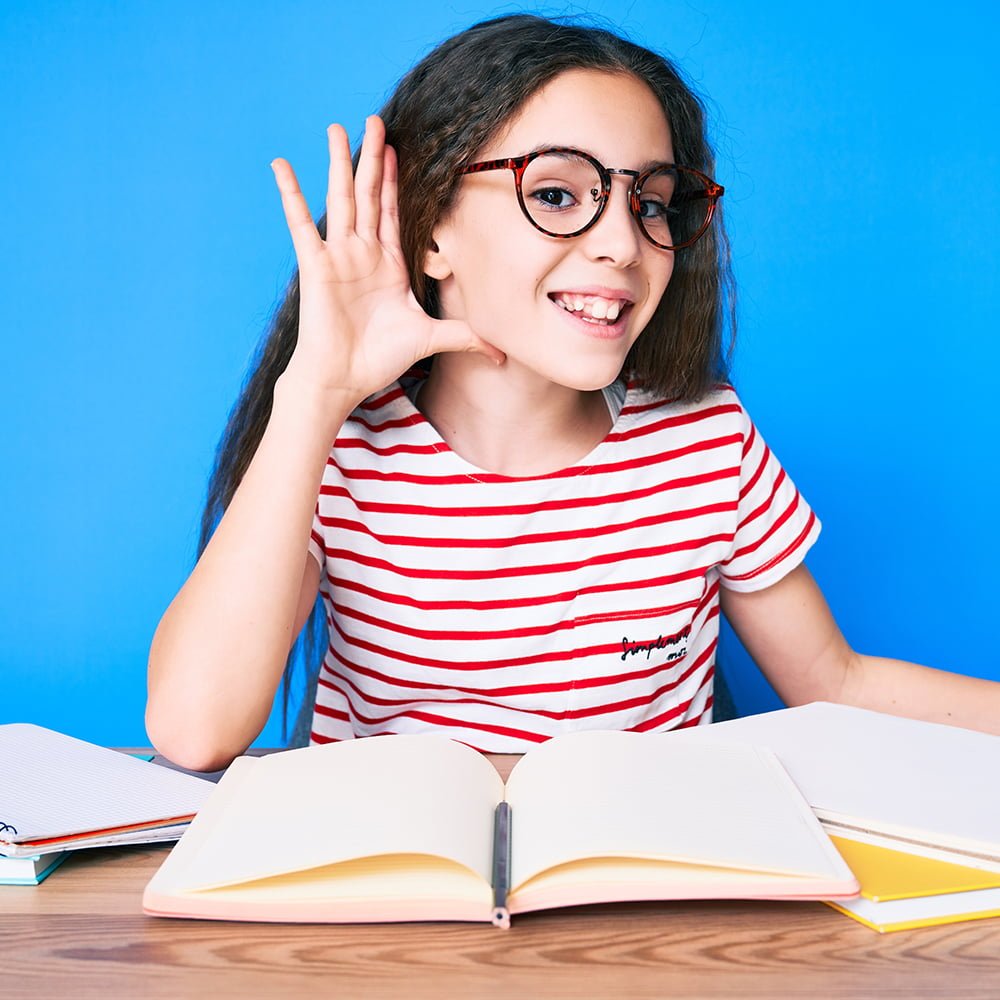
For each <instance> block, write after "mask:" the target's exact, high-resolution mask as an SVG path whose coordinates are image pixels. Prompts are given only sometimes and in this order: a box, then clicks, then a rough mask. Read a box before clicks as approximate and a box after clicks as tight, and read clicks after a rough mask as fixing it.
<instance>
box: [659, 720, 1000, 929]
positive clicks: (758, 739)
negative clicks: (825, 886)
mask: <svg viewBox="0 0 1000 1000" xmlns="http://www.w3.org/2000/svg"><path fill="white" fill-rule="evenodd" d="M671 738H672V739H674V740H676V741H677V743H678V745H710V744H712V743H716V742H718V743H726V744H732V743H747V744H751V745H756V746H765V747H768V748H770V749H771V750H773V751H774V752H775V753H776V754H777V756H778V759H779V760H780V761H781V762H782V764H783V765H784V767H785V769H786V770H787V771H788V774H789V776H790V777H791V778H792V780H793V781H794V782H795V784H796V786H797V787H798V788H799V790H800V791H801V792H802V794H803V796H804V797H805V799H806V800H807V801H808V802H809V804H810V805H811V806H812V808H813V810H814V812H815V814H816V816H817V817H818V819H819V820H820V822H821V823H822V825H823V828H824V829H825V830H826V832H827V833H828V834H829V835H830V836H831V838H832V840H833V843H834V845H835V846H836V847H837V849H838V851H839V852H840V853H841V855H842V856H843V857H844V859H845V860H846V861H847V863H848V864H849V865H850V867H851V869H852V870H853V872H854V873H855V875H856V876H857V877H858V881H859V883H860V886H861V895H860V897H859V898H858V899H855V900H836V901H834V900H830V905H831V906H834V907H835V908H836V909H838V910H840V911H841V912H842V913H845V914H847V915H848V916H851V917H853V918H854V919H856V920H858V921H860V922H861V923H863V924H865V925H867V926H868V927H871V928H873V929H875V930H878V931H895V930H903V929H908V928H912V927H925V926H930V925H932V924H943V923H950V922H955V921H959V920H974V919H977V918H983V917H991V916H1000V795H998V794H997V791H996V787H995V786H994V785H992V783H991V782H992V779H991V778H990V777H989V776H990V775H995V774H997V773H998V771H1000V737H997V736H990V735H987V734H985V733H977V732H972V731H971V730H967V729H959V728H957V727H954V726H944V725H938V724H935V723H927V722H916V721H914V720H912V719H901V718H897V717H895V716H889V715H884V714H882V713H879V712H870V711H866V710H864V709H858V708H849V707H847V706H844V705H831V704H826V703H822V702H817V703H814V704H812V705H804V706H801V707H799V708H791V709H785V710H783V711H780V712H769V713H766V714H763V715H756V716H750V717H748V718H745V719H734V720H732V721H730V722H721V723H718V724H717V725H713V726H703V727H699V728H697V729H691V730H685V731H683V732H677V733H674V734H671Z"/></svg>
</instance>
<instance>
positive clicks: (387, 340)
mask: <svg viewBox="0 0 1000 1000" xmlns="http://www.w3.org/2000/svg"><path fill="white" fill-rule="evenodd" d="M327 134H328V138H329V144H330V176H329V184H328V190H327V199H326V239H325V240H324V239H322V238H321V237H320V235H319V232H318V231H317V229H316V225H315V223H314V222H313V219H312V216H311V215H310V213H309V207H308V205H307V204H306V201H305V198H304V197H303V196H302V191H301V190H300V188H299V184H298V180H297V179H296V177H295V173H294V171H293V170H292V167H291V165H290V164H289V163H288V161H287V160H283V159H276V160H275V161H274V162H273V163H272V164H271V167H272V169H273V170H274V175H275V179H276V181H277V185H278V189H279V191H280V192H281V203H282V207H283V208H284V212H285V220H286V221H287V223H288V230H289V232H290V234H291V237H292V243H293V244H294V246H295V255H296V258H297V259H298V265H299V294H300V306H299V331H298V343H297V345H296V348H295V352H294V354H293V355H292V359H291V361H290V362H289V365H288V369H287V371H288V373H289V374H291V375H292V376H293V377H294V378H296V379H298V380H305V382H306V383H307V384H308V385H310V386H311V387H315V388H316V389H318V390H320V391H321V392H330V393H334V394H336V395H337V396H339V397H341V398H346V399H348V400H350V401H352V402H353V403H357V402H360V401H361V400H362V399H364V398H365V397H366V396H369V395H371V394H372V393H373V392H377V391H378V390H379V389H382V388H384V387H385V386H387V385H389V384H390V383H391V382H392V381H394V380H395V379H396V378H398V377H399V376H400V375H401V374H402V373H403V372H405V371H406V370H407V369H408V368H409V367H411V366H412V365H413V364H414V363H415V362H416V361H419V360H420V359H421V358H425V357H428V356H429V355H431V354H437V353H439V352H442V351H478V352H481V353H482V354H484V355H486V356H488V357H490V358H492V359H494V360H495V361H497V362H498V363H499V362H502V361H503V360H504V355H503V354H502V352H500V351H499V350H497V349H496V348H495V347H493V346H492V345H490V344H487V343H486V342H485V341H484V340H482V339H481V338H480V337H478V336H477V335H476V334H474V333H473V332H472V330H471V329H470V328H469V327H468V325H467V324H465V323H464V322H461V321H457V320H435V319H432V318H431V317H429V316H428V315H427V314H426V313H425V312H424V311H423V309H422V308H421V307H420V304H419V303H418V302H417V300H416V297H415V296H414V294H413V291H412V289H411V288H410V283H409V276H408V274H407V270H406V263H405V260H404V258H403V252H402V249H401V247H400V237H399V211H398V204H397V164H396V154H395V151H394V150H393V148H392V147H391V146H387V145H386V142H385V126H384V125H383V123H382V120H381V119H380V118H379V117H377V116H375V115H372V116H371V117H370V118H369V119H368V120H367V122H366V124H365V137H364V141H363V143H362V146H361V156H360V159H359V162H358V170H357V174H356V176H355V175H353V173H352V169H351V149H350V144H349V142H348V139H347V133H346V132H345V131H344V129H343V128H342V127H341V126H340V125H331V126H330V128H329V129H328V130H327Z"/></svg>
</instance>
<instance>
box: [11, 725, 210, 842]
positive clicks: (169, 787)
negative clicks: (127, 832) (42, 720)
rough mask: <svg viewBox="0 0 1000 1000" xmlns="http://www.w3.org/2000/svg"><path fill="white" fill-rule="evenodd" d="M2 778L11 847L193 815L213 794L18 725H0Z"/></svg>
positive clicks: (181, 777) (203, 786) (174, 774)
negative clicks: (13, 844) (24, 842)
mask: <svg viewBox="0 0 1000 1000" xmlns="http://www.w3.org/2000/svg"><path fill="white" fill-rule="evenodd" d="M0 775H3V788H2V794H0V824H4V826H5V827H6V829H5V830H4V832H2V833H0V840H6V841H10V842H12V843H18V842H22V841H31V840H43V839H53V838H56V837H65V836H68V835H71V834H75V833H86V832H91V831H100V830H107V829H111V828H117V827H122V826H130V825H132V824H136V823H151V822H155V821H158V820H163V819H173V818H175V817H179V816H190V815H191V814H192V813H195V812H197V811H198V809H200V808H201V806H202V804H203V803H204V802H205V800H206V799H207V798H208V796H209V794H210V793H211V792H213V791H214V790H215V786H214V785H213V784H212V783H211V782H210V781H206V780H205V779H204V778H196V777H193V776H192V775H189V774H181V773H180V772H179V771H173V770H171V769H170V768H166V767H160V766H159V765H158V764H152V763H149V762H147V761H143V760H138V759H137V758H135V757H131V756H129V755H128V754H123V753H118V751H116V750H109V749H108V748H107V747H101V746H96V745H94V744H93V743H86V742H84V741H83V740H78V739H74V738H73V737H72V736H67V735H65V734H64V733H57V732H55V731H53V730H51V729H44V728H43V727H42V726H34V725H31V724H29V723H20V722H19V723H9V724H7V725H2V726H0ZM14 830H16V831H17V832H16V833H13V832H12V831H14Z"/></svg>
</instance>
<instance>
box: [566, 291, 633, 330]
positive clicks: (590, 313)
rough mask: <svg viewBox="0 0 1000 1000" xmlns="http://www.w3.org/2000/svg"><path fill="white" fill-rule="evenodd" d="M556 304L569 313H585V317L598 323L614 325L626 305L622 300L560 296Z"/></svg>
mask: <svg viewBox="0 0 1000 1000" xmlns="http://www.w3.org/2000/svg"><path fill="white" fill-rule="evenodd" d="M555 301H556V302H558V303H559V305H561V306H562V307H563V309H565V310H567V312H576V313H583V315H584V316H586V317H588V318H590V319H595V320H598V321H602V322H603V321H607V322H609V323H614V321H615V320H616V319H618V317H619V316H620V315H621V311H622V309H623V308H624V307H625V303H624V302H623V301H622V300H621V299H602V298H600V297H598V296H590V295H588V296H586V297H584V296H582V295H560V296H558V297H556V299H555Z"/></svg>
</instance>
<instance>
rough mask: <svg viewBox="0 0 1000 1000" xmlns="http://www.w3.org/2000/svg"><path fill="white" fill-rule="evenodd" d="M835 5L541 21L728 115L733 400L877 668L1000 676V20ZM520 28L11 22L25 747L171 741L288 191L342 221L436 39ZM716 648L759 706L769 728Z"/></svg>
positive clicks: (754, 691) (8, 692) (678, 7)
mask: <svg viewBox="0 0 1000 1000" xmlns="http://www.w3.org/2000/svg"><path fill="white" fill-rule="evenodd" d="M825 6H826V5H825ZM811 7H812V5H803V4H801V3H798V2H796V3H790V2H781V0H771V2H767V0H766V2H763V3H754V4H750V3H745V2H735V0H732V2H723V0H701V2H700V3H698V4H691V3H683V2H673V0H671V2H647V3H642V4H637V3H635V2H634V0H627V2H621V3H614V2H606V3H601V2H597V0H594V2H591V3H584V4H580V5H575V6H566V5H559V6H558V7H547V8H541V9H542V10H543V11H544V10H547V11H548V12H555V13H559V12H572V11H590V12H593V13H597V14H599V15H602V16H604V17H606V18H607V19H608V20H609V21H611V22H613V23H616V24H619V25H622V26H623V27H624V28H625V30H626V31H628V32H629V33H631V34H632V36H633V37H634V38H636V39H637V40H639V41H641V42H644V43H646V44H649V45H652V46H654V47H658V48H660V49H662V50H664V51H666V52H668V53H670V54H672V55H674V56H675V57H676V58H677V59H678V60H679V61H680V63H681V64H682V66H683V67H685V68H686V70H687V71H688V72H689V74H690V75H691V76H692V78H693V79H694V80H695V82H696V84H697V85H698V86H699V87H700V88H701V89H702V90H703V91H704V92H705V93H707V94H708V95H709V96H710V108H711V112H712V117H713V121H714V136H715V139H716V142H717V145H718V149H719V154H720V156H719V161H720V162H719V168H718V171H717V173H718V179H719V180H720V181H721V182H722V183H723V184H725V185H726V188H727V194H726V199H725V200H726V209H727V212H728V218H729V223H730V226H731V230H732V236H733V242H734V250H735V266H736V272H737V278H738V280H739V283H740V287H741V294H742V298H741V322H742V333H741V336H742V339H741V345H740V351H739V357H738V364H737V368H736V381H737V384H738V386H739V388H740V390H741V392H742V394H743V396H744V398H745V400H746V402H747V404H748V406H749V408H750V411H751V413H752V414H753V415H754V417H755V419H756V421H757V423H758V425H759V426H760V428H761V429H762V431H763V433H764V435H765V437H766V438H767V440H768V441H769V443H770V444H771V446H772V448H773V449H774V450H775V451H776V452H777V454H778V455H779V457H780V458H781V459H782V461H783V462H784V464H785V465H786V467H787V468H788V469H789V471H790V473H791V475H792V477H793V478H794V479H795V481H796V482H797V484H798V485H799V486H800V488H801V489H802V490H803V492H804V493H805V495H806V496H807V498H808V499H809V500H810V502H811V503H812V504H813V506H814V507H815V508H816V510H817V512H818V513H819V514H820V516H821V518H822V519H823V521H824V524H825V531H824V534H823V536H822V538H821V541H820V543H819V545H818V546H817V548H816V549H815V550H814V552H813V554H812V555H811V557H810V560H809V562H810V565H811V567H812V569H813V572H814V573H815V575H816V576H817V578H818V579H819V581H820V583H821V584H822V586H823V587H824V590H825V592H826V594H827V596H828V599H829V601H830V604H831V605H832V607H833V609H834V611H835V613H836V615H837V617H838V620H839V621H840V623H841V626H842V628H843V629H844V632H845V633H846V635H847V636H848V638H849V639H850V641H851V642H852V643H853V644H854V645H855V647H856V648H858V649H861V650H863V651H866V652H872V653H879V654H885V655H893V656H898V657H904V658H912V659H915V660H918V661H922V662H926V663H930V664H933V665H936V666H941V667H946V668H950V669H955V670H959V671H964V672H968V673H974V674H979V675H982V676H988V677H994V678H1000V658H998V654H997V647H996V643H995V642H994V637H993V630H992V623H991V619H990V617H989V615H990V612H989V610H988V609H989V607H990V606H991V605H992V596H993V593H994V588H993V585H992V556H991V555H990V552H991V549H992V544H993V527H994V523H995V514H996V500H995V496H994V484H995V481H996V473H995V470H994V466H995V463H996V456H997V438H998V434H997V431H998V421H997V417H996V413H995V410H994V408H993V406H992V401H991V396H992V394H993V393H992V390H991V388H990V386H991V383H992V381H993V368H994V367H995V363H996V360H997V355H998V347H997V343H998V336H1000V335H998V329H1000V324H998V322H997V320H998V317H997V305H996V302H997V299H996V290H995V286H996V278H997V274H998V250H997V233H998V229H1000V226H998V222H1000V218H998V215H1000V213H998V205H997V200H998V195H997V189H998V184H997V178H998V176H1000V139H998V135H1000V121H998V113H997V107H998V102H997V89H998V88H997V70H996V57H995V52H994V44H993V43H994V41H995V39H996V38H997V37H998V34H997V28H998V23H997V22H998V15H997V14H996V13H995V11H996V7H995V6H994V5H992V4H987V3H985V2H984V3H981V4H962V3H954V4H951V5H949V7H948V9H947V13H946V16H944V17H940V16H937V15H933V16H932V14H927V15H917V14H915V13H914V11H915V10H916V9H917V8H916V7H914V6H913V5H912V4H909V3H887V4H874V5H862V4H856V5H852V4H848V5H838V6H835V7H833V8H829V7H827V8H826V9H823V10H821V11H819V12H811V10H810V8H811ZM516 9H519V7H518V5H516V4H508V5H506V6H504V7H502V8H500V7H490V6H487V5H483V4H478V3H472V2H470V3H465V4H461V5H459V4H451V5H441V6H438V5H433V6H432V7H431V9H430V12H428V11H427V10H426V9H420V8H419V7H417V6H415V5H413V4H410V3H402V2H391V3H378V2H375V3H373V4H366V5H359V7H358V8H357V9H355V8H354V7H347V6H346V5H344V4H340V3H330V2H323V3H319V2H314V0H298V2H286V3H282V4H280V5H279V4H272V3H263V2H243V3H235V2H232V3H214V4H208V5H207V7H206V8H203V6H202V5H201V4H196V3H193V2H191V3H188V2H183V3H182V2H173V3H169V4H166V3H161V4H126V3H101V2H97V0H94V2H90V3H82V2H80V3H73V2H61V3H56V2H39V0H30V2H28V0H25V2H21V3H10V2H8V3H6V4H4V5H3V9H2V11H0V50H2V53H3V57H2V59H0V100H2V103H0V106H2V107H3V108H4V114H3V115H2V116H0V149H2V150H3V155H2V158H0V179H2V183H0V218H2V224H0V258H2V260H3V268H2V272H0V274H2V277H0V281H2V286H0V291H2V297H3V298H2V301H3V328H4V332H3V343H4V349H3V355H2V356H3V373H4V378H3V391H2V392H0V408H2V421H3V428H4V431H3V435H2V437H0V458H2V461H3V467H4V469H5V481H4V487H3V491H2V497H3V517H2V533H3V534H2V538H3V543H2V552H3V574H2V578H0V579H2V582H0V671H2V672H0V677H2V687H0V691H2V695H0V722H6V721H15V720H25V721H34V722H37V723H40V724H43V725H47V726H51V727H53V728H57V729H62V730H64V731H66V732H70V733H72V734H74V735H77V736H81V737H83V738H86V739H91V740H94V741H98V742H104V743H109V744H136V743H143V742H145V739H146V737H145V734H144V730H143V722H142V716H143V706H144V701H145V665H146V654H147V650H148V646H149V640H150V637H151V635H152V632H153V629H154V628H155V626H156V623H157V621H158V619H159V616H160V614H161V613H162V611H163V609H164V608H165V607H166V605H167V604H168V602H169V601H170V599H171V597H172V596H173V594H174V593H175V592H176V591H177V589H178V588H179V587H180V585H181V583H182V582H183V580H184V578H185V576H186V575H187V573H188V571H189V569H190V567H191V564H192V559H193V553H194V546H195V540H196V535H197V523H198V516H199V511H200V504H201V502H202V498H203V493H204V485H205V481H206V477H207V474H208V471H209V468H210V464H211V460H212V455H213V450H214V447H215V444H216V441H217V439H218V435H219V433H220V431H221V429H222V426H223V423H224V421H225V418H226V414H227V412H228V409H229V407H230V405H231V404H232V401H233V399H234V398H235V395H236V393H237V390H238V388H239V385H240V382H241V379H242V376H243V374H244V371H245V368H246V364H247V362H248V359H249V357H250V355H251V352H252V350H253V348H254V345H255V343H256V341H257V339H258V337H259V335H260V333H261V331H262V329H263V327H264V324H265V321H266V318H267V316H268V314H269V312H270V311H271V309H272V308H273V306H274V304H275V302H276V301H277V299H278V296H279V294H280V291H281V289H282V287H283V285H284V283H285V281H286V280H287V277H288V275H289V273H290V271H291V268H292V263H293V255H292V252H291V246H290V242H289V239H288V237H287V233H286V231H285V228H284V221H283V218H282V214H281V210H280V205H279V201H278V198H277V195H276V192H275V190H274V187H273V180H272V175H271V171H270V169H269V167H268V163H269V162H270V160H271V159H272V158H273V157H274V156H277V155H282V156H285V157H287V158H288V159H290V160H291V162H292V163H293V164H294V165H295V167H296V169H297V170H298V172H299V176H300V179H301V180H302V182H303V187H304V189H305V191H306V192H307V195H308V197H309V199H310V203H311V204H312V205H314V206H315V208H316V209H317V210H318V209H319V207H320V206H321V204H322V200H323V195H324V179H325V167H326V164H325V159H324V157H325V135H324V129H325V127H326V125H327V123H328V122H329V121H332V120H339V121H341V122H344V123H345V124H346V125H347V127H348V130H349V131H350V132H351V133H352V134H355V135H356V134H358V132H359V130H360V129H361V127H362V124H363V120H364V116H365V114H366V113H368V112H369V111H371V110H373V109H374V108H375V107H376V106H377V105H378V104H380V103H381V100H382V98H383V97H384V96H385V94H386V93H387V92H388V90H389V89H390V88H391V86H392V84H393V82H394V81H395V80H396V79H397V78H398V77H399V76H400V75H401V74H402V73H403V72H404V71H405V69H406V68H408V66H409V65H410V64H411V63H412V62H413V60H414V59H415V58H416V57H417V56H418V55H420V54H422V53H424V52H425V51H426V50H427V49H428V48H429V47H430V46H431V45H432V44H433V43H434V42H435V41H437V40H439V39H441V38H442V37H444V36H445V35H447V34H449V33H451V32H453V31H454V30H457V29H460V28H462V27H464V26H466V25H467V24H469V23H471V22H472V21H474V20H477V19H479V18H480V17H482V16H485V15H488V14H491V13H499V12H510V11H513V10H516ZM724 655H726V657H727V659H728V660H729V661H730V664H731V672H732V673H734V678H733V686H734V688H735V692H736V696H737V701H738V703H739V705H740V707H741V709H743V710H744V711H753V710H759V709H761V708H764V707H768V706H770V705H772V704H774V701H773V695H772V694H771V693H770V692H769V691H768V689H767V687H766V685H765V684H764V683H763V681H762V680H761V679H760V678H759V675H757V674H756V672H755V671H754V668H753V667H752V666H751V665H750V664H749V662H748V661H746V659H745V657H744V656H743V654H742V652H741V651H740V650H738V649H737V648H735V645H734V642H733V640H732V638H731V637H726V639H725V640H724ZM279 739H280V721H279V717H278V715H275V716H273V717H272V720H271V722H270V723H269V724H268V727H267V729H266V730H265V732H264V734H263V736H262V738H261V740H260V742H261V743H263V744H270V745H274V744H275V743H277V742H279Z"/></svg>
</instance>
